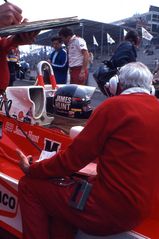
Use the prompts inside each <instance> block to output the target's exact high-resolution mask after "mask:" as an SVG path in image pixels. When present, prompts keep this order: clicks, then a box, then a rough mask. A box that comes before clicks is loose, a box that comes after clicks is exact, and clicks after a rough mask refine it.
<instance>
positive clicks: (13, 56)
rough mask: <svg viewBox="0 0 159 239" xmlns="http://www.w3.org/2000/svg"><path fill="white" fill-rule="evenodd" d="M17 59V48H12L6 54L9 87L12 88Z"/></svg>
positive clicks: (18, 53)
mask: <svg viewBox="0 0 159 239" xmlns="http://www.w3.org/2000/svg"><path fill="white" fill-rule="evenodd" d="M19 57H20V52H19V49H18V48H12V49H11V50H10V51H9V53H8V56H7V61H8V67H9V72H10V81H9V86H13V84H14V81H15V80H16V75H17V70H18V61H19Z"/></svg>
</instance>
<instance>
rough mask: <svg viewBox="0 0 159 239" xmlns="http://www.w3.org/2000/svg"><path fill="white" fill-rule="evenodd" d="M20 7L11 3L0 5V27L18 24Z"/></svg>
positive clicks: (20, 14) (20, 13) (19, 21)
mask: <svg viewBox="0 0 159 239" xmlns="http://www.w3.org/2000/svg"><path fill="white" fill-rule="evenodd" d="M22 19H23V17H22V9H20V8H19V7H18V6H16V5H14V4H12V3H9V2H7V3H4V4H2V5H0V27H6V26H10V25H15V24H20V23H21V21H22Z"/></svg>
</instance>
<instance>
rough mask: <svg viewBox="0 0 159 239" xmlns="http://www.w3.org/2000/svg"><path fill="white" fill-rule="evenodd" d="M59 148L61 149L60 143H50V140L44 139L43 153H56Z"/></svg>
mask: <svg viewBox="0 0 159 239" xmlns="http://www.w3.org/2000/svg"><path fill="white" fill-rule="evenodd" d="M60 147H61V143H59V142H57V141H52V140H49V139H45V142H44V150H45V151H49V152H53V151H55V152H58V150H59V149H60Z"/></svg>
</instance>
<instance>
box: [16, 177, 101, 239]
mask: <svg viewBox="0 0 159 239" xmlns="http://www.w3.org/2000/svg"><path fill="white" fill-rule="evenodd" d="M73 190H74V184H72V185H68V186H59V185H57V184H55V182H54V181H53V180H51V179H50V180H39V179H31V178H29V177H27V176H25V177H23V178H22V179H21V180H20V182H19V189H18V191H19V203H20V208H21V214H22V224H23V239H73V238H75V234H76V232H77V229H78V228H80V229H81V230H84V231H86V232H88V231H92V229H93V228H94V229H97V230H98V231H101V228H104V227H103V225H102V224H101V223H100V222H98V220H99V216H98V215H97V214H96V210H93V209H92V208H91V207H87V208H86V209H85V210H84V211H80V210H78V209H75V208H73V207H71V206H70V205H69V199H70V196H71V194H72V191H73ZM90 204H91V205H93V204H92V201H91V203H90Z"/></svg>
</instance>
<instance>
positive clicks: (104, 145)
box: [29, 94, 159, 233]
mask: <svg viewBox="0 0 159 239" xmlns="http://www.w3.org/2000/svg"><path fill="white" fill-rule="evenodd" d="M158 149H159V103H158V101H157V99H156V98H155V97H154V96H150V95H148V94H129V95H120V96H115V97H112V98H110V99H108V100H106V101H104V102H103V103H102V104H101V105H100V106H99V107H98V108H97V109H96V110H95V112H94V113H93V115H92V116H91V117H90V119H89V121H88V123H87V125H86V127H85V128H84V130H83V131H82V132H81V133H80V134H79V135H78V136H77V137H76V138H75V139H74V141H73V142H72V144H71V145H70V146H69V147H68V148H67V150H65V151H64V152H59V153H57V154H56V155H55V156H54V157H52V158H50V159H46V160H44V161H42V162H39V163H35V164H33V165H32V166H31V167H30V171H29V173H30V176H31V177H35V178H50V177H53V176H65V175H70V174H72V173H73V172H75V171H78V170H79V169H81V168H83V167H84V166H85V165H87V164H88V163H90V162H92V161H93V160H95V159H98V166H97V172H98V174H97V176H96V177H95V179H94V181H93V189H92V191H91V194H90V196H89V199H88V201H87V206H86V211H87V208H89V209H90V208H91V210H92V212H95V213H94V219H93V220H101V221H102V223H104V221H107V220H109V221H110V224H111V225H112V228H109V229H110V232H111V233H112V232H113V230H114V228H115V230H116V231H124V230H128V229H131V228H133V227H134V226H136V225H138V224H139V223H140V222H142V220H143V219H144V218H146V217H147V216H149V214H150V213H151V209H152V206H153V203H154V200H155V197H156V194H157V190H158V185H159V173H158V169H159V160H158ZM83 213H85V211H84V212H83ZM86 217H88V215H87V214H86ZM88 220H91V219H90V218H88ZM102 230H104V227H102ZM106 230H107V229H106Z"/></svg>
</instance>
